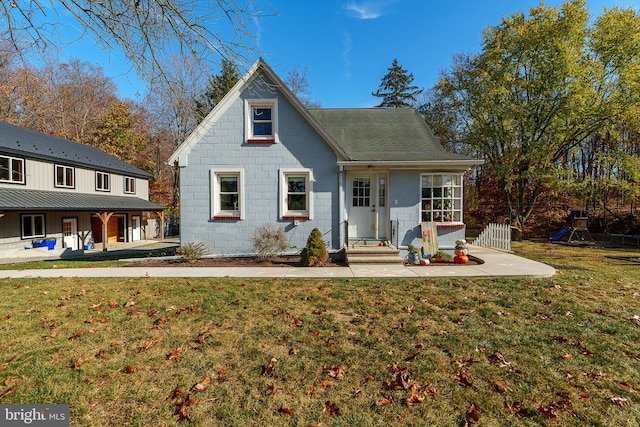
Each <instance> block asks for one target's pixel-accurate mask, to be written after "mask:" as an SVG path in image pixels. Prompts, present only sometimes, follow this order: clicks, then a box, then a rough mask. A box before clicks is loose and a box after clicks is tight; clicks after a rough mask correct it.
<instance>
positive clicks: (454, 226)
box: [436, 222, 466, 230]
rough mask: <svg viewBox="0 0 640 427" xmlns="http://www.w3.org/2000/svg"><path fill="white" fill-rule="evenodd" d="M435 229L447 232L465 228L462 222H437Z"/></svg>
mask: <svg viewBox="0 0 640 427" xmlns="http://www.w3.org/2000/svg"><path fill="white" fill-rule="evenodd" d="M436 227H437V228H442V229H449V230H458V229H461V228H466V225H465V224H464V223H462V222H438V223H436Z"/></svg>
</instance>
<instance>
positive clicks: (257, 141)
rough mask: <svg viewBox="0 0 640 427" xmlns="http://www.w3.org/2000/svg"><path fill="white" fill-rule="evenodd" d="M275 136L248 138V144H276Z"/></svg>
mask: <svg viewBox="0 0 640 427" xmlns="http://www.w3.org/2000/svg"><path fill="white" fill-rule="evenodd" d="M275 143H276V139H275V138H252V139H247V144H275Z"/></svg>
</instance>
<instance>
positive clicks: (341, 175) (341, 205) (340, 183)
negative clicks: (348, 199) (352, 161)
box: [338, 166, 347, 249]
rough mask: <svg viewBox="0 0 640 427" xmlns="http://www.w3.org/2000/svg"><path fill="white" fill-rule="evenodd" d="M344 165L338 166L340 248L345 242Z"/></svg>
mask: <svg viewBox="0 0 640 427" xmlns="http://www.w3.org/2000/svg"><path fill="white" fill-rule="evenodd" d="M344 181H345V180H344V166H338V211H339V214H338V216H339V217H338V233H339V234H338V236H339V237H338V238H339V239H340V249H342V248H343V247H345V246H346V245H347V244H346V242H345V235H344V220H345V215H344V202H345V200H344V198H345V190H344Z"/></svg>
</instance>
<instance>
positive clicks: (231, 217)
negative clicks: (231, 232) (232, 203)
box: [213, 215, 242, 221]
mask: <svg viewBox="0 0 640 427" xmlns="http://www.w3.org/2000/svg"><path fill="white" fill-rule="evenodd" d="M241 219H242V218H241V217H240V215H214V216H213V220H214V221H240V220H241Z"/></svg>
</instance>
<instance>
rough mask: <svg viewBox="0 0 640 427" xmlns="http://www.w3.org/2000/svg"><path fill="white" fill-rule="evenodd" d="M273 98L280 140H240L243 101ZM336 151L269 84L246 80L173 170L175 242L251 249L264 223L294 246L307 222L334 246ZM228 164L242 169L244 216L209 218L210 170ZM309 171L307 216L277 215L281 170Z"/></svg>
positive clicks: (216, 249) (219, 249)
mask: <svg viewBox="0 0 640 427" xmlns="http://www.w3.org/2000/svg"><path fill="white" fill-rule="evenodd" d="M274 98H277V99H278V103H277V108H278V111H277V117H278V133H279V142H277V143H274V144H247V143H246V142H245V135H244V132H245V117H244V114H245V113H244V111H245V108H244V100H245V99H251V100H255V99H274ZM336 161H337V158H336V155H335V153H334V152H333V151H332V150H331V148H330V147H329V146H328V145H327V144H326V142H324V141H323V140H322V139H321V138H320V137H319V136H318V135H317V134H316V132H315V131H314V130H313V128H312V127H311V126H310V125H309V124H308V123H307V122H306V121H305V120H304V118H303V117H302V116H301V115H300V113H299V112H298V111H297V110H295V109H294V107H293V106H292V105H291V104H290V103H289V102H287V100H286V99H285V98H283V97H282V96H281V95H280V94H279V92H278V91H277V90H275V89H274V88H273V86H270V85H264V84H256V83H254V84H252V85H251V87H250V88H248V89H247V90H245V91H244V92H243V93H242V94H241V96H240V98H238V99H236V100H235V101H234V102H233V103H232V104H231V105H230V106H229V108H228V110H227V111H226V113H225V114H224V115H223V116H222V117H221V118H220V120H218V121H217V122H216V123H215V124H214V125H213V126H212V127H211V128H210V130H209V131H208V132H207V133H206V134H204V135H202V136H201V138H200V140H199V141H198V143H197V144H195V146H194V147H193V148H192V149H191V151H190V153H189V155H188V162H187V163H188V165H187V166H185V167H182V168H181V170H180V193H181V194H180V197H181V199H180V206H181V212H180V215H181V219H180V224H181V236H180V237H181V241H182V243H183V244H184V243H187V242H196V243H197V242H203V243H204V244H205V245H206V246H207V248H208V249H209V250H210V251H211V252H212V253H213V254H217V255H228V254H251V253H253V252H254V250H253V244H252V236H253V234H254V231H255V230H256V228H258V227H260V226H262V225H263V224H264V223H267V222H268V223H273V224H276V225H278V226H282V227H284V229H285V231H286V235H287V238H288V239H289V245H290V252H298V251H300V250H301V249H302V248H303V247H304V246H305V244H306V241H307V238H308V236H309V234H310V233H311V230H312V229H313V228H314V227H318V228H319V229H320V231H321V232H322V233H323V235H324V240H325V242H327V245H328V248H329V249H339V247H340V243H339V229H338V227H339V226H338V220H337V219H338V218H339V212H338V206H339V203H338V194H339V192H338V168H337V166H336ZM217 167H220V168H234V169H236V168H237V169H242V170H243V172H244V186H243V189H242V191H243V192H244V205H245V209H244V212H245V217H244V219H241V220H214V219H213V218H212V216H213V212H212V211H211V197H212V182H211V178H210V171H211V169H215V168H217ZM292 168H306V169H311V170H312V173H313V178H314V179H315V182H313V197H314V201H313V206H314V212H313V218H312V219H311V220H308V221H300V223H299V225H298V226H294V222H293V221H282V220H280V219H279V218H280V212H279V197H283V196H282V195H280V183H279V180H280V170H281V169H292Z"/></svg>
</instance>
